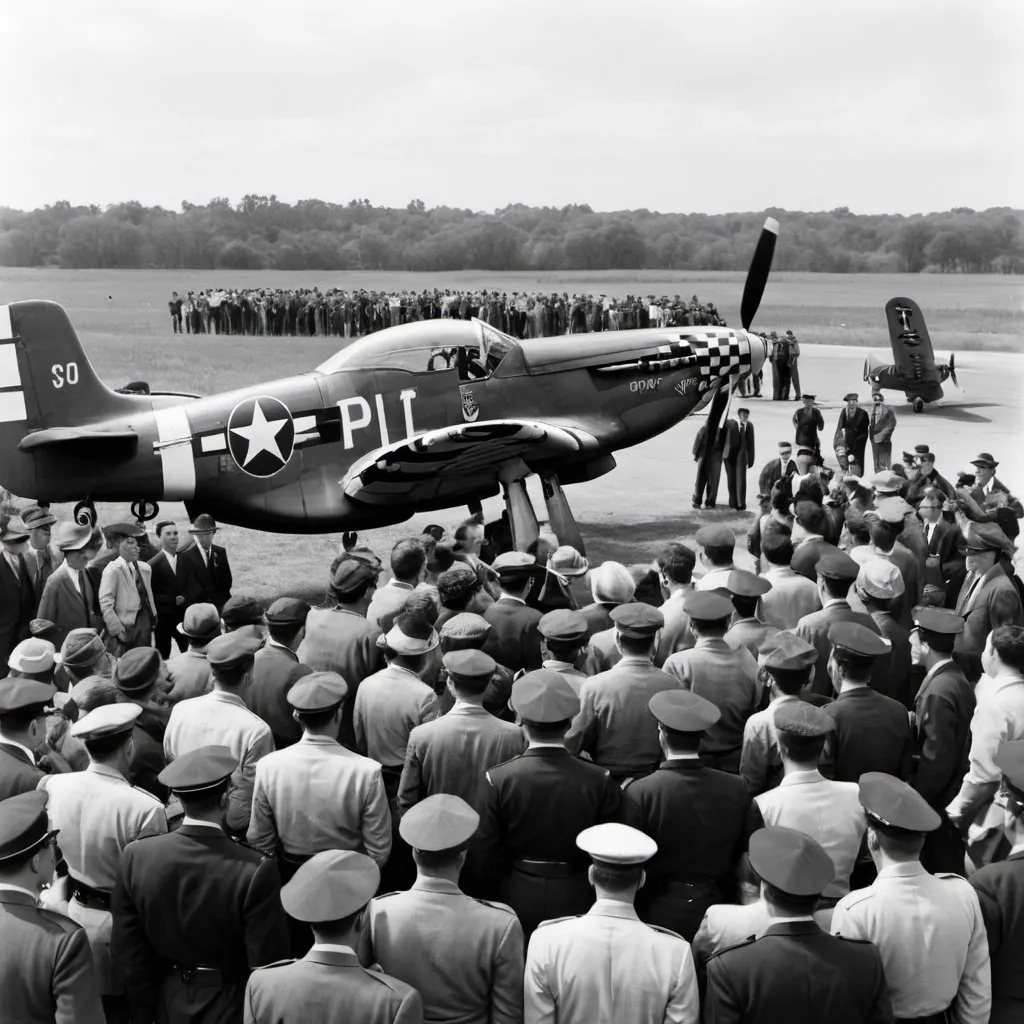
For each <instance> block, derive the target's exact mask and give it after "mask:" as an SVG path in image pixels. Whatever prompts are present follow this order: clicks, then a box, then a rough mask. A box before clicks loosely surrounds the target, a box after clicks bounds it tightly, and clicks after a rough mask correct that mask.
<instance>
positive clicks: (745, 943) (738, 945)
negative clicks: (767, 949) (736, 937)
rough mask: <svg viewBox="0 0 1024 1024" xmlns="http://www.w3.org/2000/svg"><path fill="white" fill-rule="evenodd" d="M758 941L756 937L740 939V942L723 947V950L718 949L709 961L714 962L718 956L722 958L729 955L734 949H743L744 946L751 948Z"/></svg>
mask: <svg viewBox="0 0 1024 1024" xmlns="http://www.w3.org/2000/svg"><path fill="white" fill-rule="evenodd" d="M756 941H757V936H756V935H748V936H747V937H746V938H745V939H740V941H739V942H730V943H729V945H728V946H723V947H722V948H721V949H716V950H715V951H714V953H712V954H711V956H709V957H708V960H714V959H715V957H716V956H721V955H722V954H723V953H728V952H729V951H730V950H733V949H742V948H743V947H744V946H749V945H750V944H751V943H752V942H756Z"/></svg>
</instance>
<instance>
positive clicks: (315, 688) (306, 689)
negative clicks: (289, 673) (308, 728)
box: [285, 672, 348, 714]
mask: <svg viewBox="0 0 1024 1024" xmlns="http://www.w3.org/2000/svg"><path fill="white" fill-rule="evenodd" d="M347 696H348V683H346V682H345V680H344V679H343V678H342V677H341V676H340V675H338V673H337V672H309V673H308V674H306V675H304V676H303V677H302V678H301V679H300V680H299V681H298V682H297V683H295V685H294V686H292V687H291V689H289V691H288V693H287V694H286V695H285V699H286V700H287V701H288V704H289V706H290V707H292V708H293V709H294V710H295V711H298V712H300V713H302V714H316V713H317V712H320V711H333V710H334V709H335V708H336V707H337V706H338V705H339V704H340V703H341V702H342V701H343V700H344V699H345V698H346V697H347Z"/></svg>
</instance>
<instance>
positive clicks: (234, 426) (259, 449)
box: [227, 395, 295, 477]
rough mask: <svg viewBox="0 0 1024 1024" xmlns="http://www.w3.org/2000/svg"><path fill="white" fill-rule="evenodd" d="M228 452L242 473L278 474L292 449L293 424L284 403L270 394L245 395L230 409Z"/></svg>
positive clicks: (260, 475) (290, 455) (264, 475)
mask: <svg viewBox="0 0 1024 1024" xmlns="http://www.w3.org/2000/svg"><path fill="white" fill-rule="evenodd" d="M227 442H228V451H230V452H231V458H232V459H234V460H235V464H236V465H237V466H238V468H239V469H240V470H242V472H243V473H248V474H249V476H258V477H268V476H273V475H274V474H275V473H280V472H281V470H282V469H284V467H285V466H286V465H288V460H289V459H290V458H291V457H292V452H293V451H294V449H295V424H294V423H293V422H292V414H291V413H290V412H289V411H288V407H287V406H286V405H285V404H284V402H282V401H280V400H279V399H277V398H271V397H270V396H269V395H257V396H256V397H255V398H246V399H245V400H244V401H241V402H239V403H238V405H236V406H235V407H234V409H232V410H231V415H230V416H229V417H228V429H227Z"/></svg>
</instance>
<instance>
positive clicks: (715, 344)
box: [686, 331, 756, 379]
mask: <svg viewBox="0 0 1024 1024" xmlns="http://www.w3.org/2000/svg"><path fill="white" fill-rule="evenodd" d="M686 340H687V342H689V345H690V348H691V350H692V351H693V354H694V355H695V356H696V358H697V369H698V370H699V371H700V375H701V376H702V377H711V378H713V379H716V378H719V377H728V376H730V375H731V374H735V373H745V372H747V371H748V370H750V369H751V368H752V362H753V361H752V359H751V346H752V345H754V344H756V340H749V341H748V339H747V336H746V335H745V334H744V335H740V334H737V333H736V332H735V331H729V332H728V333H727V334H724V333H722V334H720V333H710V332H709V333H706V334H691V335H688V336H687V338H686Z"/></svg>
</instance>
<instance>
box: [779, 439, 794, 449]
mask: <svg viewBox="0 0 1024 1024" xmlns="http://www.w3.org/2000/svg"><path fill="white" fill-rule="evenodd" d="M792 449H793V442H792V441H780V442H779V451H780V452H784V451H792Z"/></svg>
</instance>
